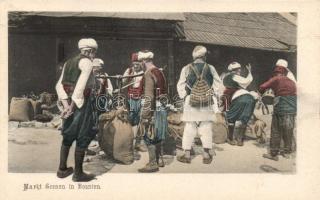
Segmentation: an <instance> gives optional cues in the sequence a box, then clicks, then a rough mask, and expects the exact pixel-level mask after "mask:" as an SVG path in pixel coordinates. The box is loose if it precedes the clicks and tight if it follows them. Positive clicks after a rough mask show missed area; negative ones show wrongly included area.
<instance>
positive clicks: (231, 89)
mask: <svg viewBox="0 0 320 200" xmlns="http://www.w3.org/2000/svg"><path fill="white" fill-rule="evenodd" d="M233 76H234V73H228V74H227V75H226V76H225V77H224V78H223V85H224V86H225V87H226V89H225V90H224V91H223V95H224V96H225V98H223V104H224V105H225V107H224V111H225V110H228V109H229V107H230V104H231V100H232V96H233V94H234V93H235V92H236V91H237V90H238V89H240V88H241V87H240V86H239V84H238V83H237V82H235V81H234V80H233V79H232V78H233Z"/></svg>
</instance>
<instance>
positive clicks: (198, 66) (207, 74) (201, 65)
mask: <svg viewBox="0 0 320 200" xmlns="http://www.w3.org/2000/svg"><path fill="white" fill-rule="evenodd" d="M204 66H205V63H194V67H195V68H196V69H197V70H198V72H199V73H200V74H201V73H202V70H203V68H204ZM189 67H190V69H189V74H188V76H187V81H186V82H187V85H188V86H187V87H186V91H187V94H188V95H189V94H190V92H191V89H190V88H192V87H193V85H194V84H195V82H196V81H197V76H196V74H195V73H194V71H193V70H192V69H191V66H189ZM205 70H206V71H205V72H204V77H203V79H204V80H205V81H206V82H207V83H208V85H209V87H210V88H211V87H212V84H213V74H212V73H211V71H210V68H209V67H206V68H205ZM189 87H190V88H189Z"/></svg>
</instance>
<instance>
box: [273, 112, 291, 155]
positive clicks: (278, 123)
mask: <svg viewBox="0 0 320 200" xmlns="http://www.w3.org/2000/svg"><path fill="white" fill-rule="evenodd" d="M294 125H295V115H294V114H282V115H279V114H273V116H272V122H271V139H270V152H271V154H272V155H273V156H275V155H277V154H278V153H279V151H280V144H281V139H282V140H283V142H284V149H283V151H284V153H291V152H292V139H293V138H292V137H293V129H294Z"/></svg>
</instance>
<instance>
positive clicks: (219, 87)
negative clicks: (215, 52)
mask: <svg viewBox="0 0 320 200" xmlns="http://www.w3.org/2000/svg"><path fill="white" fill-rule="evenodd" d="M209 68H210V71H211V74H212V76H213V83H212V89H213V91H214V92H215V93H217V94H218V95H221V94H222V93H223V91H224V85H223V83H222V81H221V79H220V76H219V74H218V72H217V70H216V69H215V67H214V66H212V65H209Z"/></svg>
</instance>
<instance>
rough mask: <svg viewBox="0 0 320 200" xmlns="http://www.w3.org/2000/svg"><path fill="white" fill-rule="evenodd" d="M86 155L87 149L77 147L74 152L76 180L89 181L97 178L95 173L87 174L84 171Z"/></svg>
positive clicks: (74, 176) (74, 175)
mask: <svg viewBox="0 0 320 200" xmlns="http://www.w3.org/2000/svg"><path fill="white" fill-rule="evenodd" d="M84 155H85V149H82V148H79V147H76V150H75V154H74V161H75V170H74V174H73V177H72V180H73V181H74V182H88V181H91V180H93V179H94V178H95V175H93V174H86V173H84V172H83V159H84Z"/></svg>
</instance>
